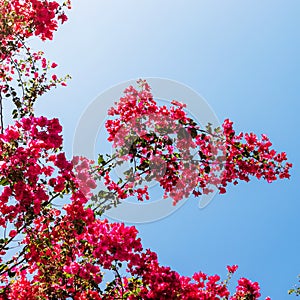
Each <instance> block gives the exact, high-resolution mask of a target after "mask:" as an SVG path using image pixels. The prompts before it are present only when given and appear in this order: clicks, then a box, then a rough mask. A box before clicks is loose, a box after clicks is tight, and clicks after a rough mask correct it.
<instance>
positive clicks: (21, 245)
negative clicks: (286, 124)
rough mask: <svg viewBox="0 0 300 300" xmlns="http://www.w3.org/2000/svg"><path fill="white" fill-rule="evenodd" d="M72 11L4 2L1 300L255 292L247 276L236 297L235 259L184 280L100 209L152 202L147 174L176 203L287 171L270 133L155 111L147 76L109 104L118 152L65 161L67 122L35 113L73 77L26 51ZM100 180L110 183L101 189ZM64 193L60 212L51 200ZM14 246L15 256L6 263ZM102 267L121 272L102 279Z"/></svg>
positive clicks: (0, 18) (242, 295)
mask: <svg viewBox="0 0 300 300" xmlns="http://www.w3.org/2000/svg"><path fill="white" fill-rule="evenodd" d="M64 7H67V8H70V1H67V2H65V3H63V4H61V5H60V4H58V3H57V2H56V1H47V0H29V1H22V0H11V1H7V0H0V37H1V41H2V43H1V52H0V55H1V56H0V117H1V123H0V126H1V134H0V158H1V159H0V185H1V190H0V212H1V215H0V227H1V228H2V229H3V238H1V239H0V255H1V256H0V282H1V283H0V299H3V300H5V299H49V300H50V299H70V298H71V299H78V300H79V299H80V300H83V299H131V300H135V299H136V300H137V299H149V300H150V299H153V300H154V299H187V300H190V299H203V300H204V299H232V300H237V299H239V300H242V299H243V300H246V299H258V298H259V297H260V288H259V285H258V283H257V282H252V281H250V280H249V279H246V278H240V279H239V280H238V283H237V287H236V291H235V292H234V293H233V295H230V292H229V290H228V286H227V285H228V282H229V280H230V279H231V277H232V275H233V274H234V272H235V271H236V270H237V266H236V265H233V266H227V270H228V277H227V278H226V279H225V280H224V281H222V280H221V278H220V277H219V276H218V275H212V276H210V275H207V274H205V273H203V272H198V273H195V274H194V275H193V276H192V277H187V276H182V275H180V274H178V273H177V272H175V271H173V270H171V268H169V267H166V266H162V265H160V264H159V262H158V259H157V255H156V253H154V252H152V251H151V250H149V249H144V248H143V246H142V243H141V240H140V238H139V237H138V232H137V230H136V228H135V227H133V226H131V227H129V226H125V225H124V224H122V223H109V222H108V221H107V220H105V219H103V218H102V217H101V215H102V213H103V211H105V210H106V209H109V208H110V206H111V205H117V204H118V203H120V202H121V201H122V200H123V199H125V198H127V197H129V196H136V197H137V199H138V200H141V201H142V200H145V199H146V200H147V199H149V193H148V188H147V185H144V186H143V187H141V185H142V183H143V182H149V181H151V180H156V181H158V182H159V184H160V186H161V187H162V189H163V190H164V193H165V196H166V197H167V196H170V197H171V198H173V200H174V205H176V203H177V202H178V201H180V200H181V199H182V198H184V197H188V196H189V195H190V194H191V193H193V194H194V195H195V196H200V195H201V194H205V193H209V192H211V189H210V188H209V185H210V184H213V185H215V186H216V187H217V188H218V189H219V191H220V193H224V192H226V186H227V184H228V183H230V182H233V184H237V182H238V181H237V180H244V181H249V180H250V176H255V177H257V178H263V179H265V180H267V181H268V182H271V181H274V180H276V179H277V178H289V169H290V167H291V166H292V165H291V164H290V163H287V162H286V160H287V158H286V155H285V153H284V152H283V153H277V152H275V150H273V149H271V146H272V144H271V142H270V141H269V139H268V138H267V137H266V136H264V135H263V136H262V138H261V139H258V138H257V136H256V135H254V134H253V133H250V134H242V133H241V134H238V135H236V133H235V131H234V130H233V128H232V122H231V121H229V120H225V121H224V123H223V126H222V128H216V129H213V128H211V126H210V125H208V126H207V127H206V128H201V127H200V126H199V125H198V124H197V123H196V122H195V121H194V120H192V119H191V118H189V117H188V116H187V114H186V112H185V110H184V107H185V105H184V104H182V103H180V102H178V101H173V102H172V105H171V107H167V106H159V105H158V104H157V103H156V102H155V100H154V98H153V96H152V94H151V92H150V87H149V85H148V84H147V83H146V82H145V81H142V80H141V81H139V82H138V84H139V86H140V87H139V89H135V88H134V87H132V86H130V87H128V88H127V89H126V90H125V95H124V96H123V97H122V98H121V99H120V102H119V103H116V106H115V107H113V108H111V110H110V111H109V115H110V116H111V117H112V118H111V119H110V120H108V121H107V123H106V128H107V130H108V133H109V138H108V139H109V141H111V142H113V145H114V147H115V148H116V154H115V155H113V156H112V157H109V158H107V159H105V158H104V156H103V155H99V159H98V162H97V163H95V162H92V161H89V160H88V159H86V158H84V157H75V158H73V160H72V161H69V160H68V159H67V158H66V156H65V153H64V151H63V147H62V140H63V139H62V136H61V131H62V127H61V125H60V123H59V121H58V120H57V119H52V120H49V119H47V118H45V117H43V116H40V117H38V116H36V115H35V114H34V110H33V107H34V103H35V101H36V99H37V98H38V97H39V96H41V95H42V94H43V93H45V92H47V91H48V90H49V89H51V88H52V87H55V86H56V85H57V84H58V83H60V84H62V85H65V80H64V79H58V77H57V75H56V74H52V75H51V74H50V75H49V74H48V72H49V71H51V70H53V69H54V68H56V66H57V64H56V63H51V62H50V61H48V60H47V59H46V58H44V56H43V55H44V54H43V53H42V52H37V53H33V52H31V50H30V48H29V47H28V46H27V39H28V38H29V37H31V36H37V37H39V38H40V39H42V40H46V39H52V37H53V33H54V31H56V30H57V28H58V21H61V23H64V22H65V21H66V20H67V17H66V15H65V13H64V12H63V8H64ZM51 72H52V71H51ZM5 98H7V99H11V100H12V102H13V103H14V104H15V106H16V108H15V110H14V111H13V112H12V116H13V117H14V118H15V119H16V120H15V122H14V124H13V125H9V126H6V127H5V126H4V124H3V106H2V104H3V100H4V99H5ZM124 161H129V162H131V163H132V164H133V166H132V167H131V168H130V169H129V170H128V171H127V172H126V173H125V179H122V178H120V179H119V180H118V181H114V180H113V178H112V176H111V171H112V170H113V169H114V168H115V167H116V166H117V165H118V164H122V163H123V162H124ZM97 180H103V182H104V183H105V186H106V190H103V191H100V192H99V193H97V194H95V193H94V192H93V190H94V189H95V188H96V187H97ZM64 196H68V197H66V198H67V200H66V202H65V203H64V205H63V206H62V208H61V209H58V208H57V207H56V206H55V205H54V201H57V199H59V198H63V197H64ZM89 200H92V202H91V203H92V204H91V203H90V201H89ZM99 216H100V217H99ZM17 240H19V242H17ZM16 244H17V245H18V251H17V252H16V253H14V254H13V255H10V257H9V258H7V257H8V256H9V255H8V254H10V253H9V252H8V250H11V249H12V248H13V247H14V246H15V245H16ZM105 273H106V274H107V273H111V274H112V275H113V278H114V279H113V280H111V281H110V282H107V284H106V286H104V285H103V282H104V281H105V280H106V279H105ZM104 283H105V282H104ZM266 299H270V298H266Z"/></svg>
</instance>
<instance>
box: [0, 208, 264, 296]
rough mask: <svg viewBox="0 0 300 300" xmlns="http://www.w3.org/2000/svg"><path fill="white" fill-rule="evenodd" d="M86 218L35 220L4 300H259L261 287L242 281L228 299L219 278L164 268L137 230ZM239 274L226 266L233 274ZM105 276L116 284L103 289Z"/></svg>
mask: <svg viewBox="0 0 300 300" xmlns="http://www.w3.org/2000/svg"><path fill="white" fill-rule="evenodd" d="M57 215H58V214H57ZM82 217H83V219H84V220H85V221H84V222H83V220H82V219H81V222H75V220H78V219H73V218H70V217H69V216H68V215H65V216H60V217H58V218H57V219H56V220H55V221H54V222H52V223H51V219H50V218H49V217H48V218H44V217H40V218H37V219H36V221H35V226H34V227H32V228H31V230H30V231H28V233H27V236H26V239H25V243H26V244H27V245H28V251H27V253H26V259H27V262H28V268H27V269H26V270H18V268H16V269H15V272H16V275H15V278H16V280H15V281H14V282H13V283H12V284H11V285H10V286H8V287H6V290H5V294H3V295H5V296H6V297H8V299H18V298H13V297H15V296H16V295H22V298H19V299H25V298H29V299H34V297H38V298H39V299H41V298H43V299H51V295H55V297H57V298H59V299H67V298H73V299H91V298H90V297H92V298H93V299H109V300H112V299H131V300H138V299H149V300H150V299H153V300H154V299H165V300H167V299H178V300H179V299H186V300H192V299H195V300H196V299H203V300H204V299H222V298H226V299H232V300H237V299H246V298H241V297H244V296H245V297H249V299H259V297H260V293H259V285H258V284H257V283H256V282H253V283H252V282H251V281H250V280H247V279H244V278H241V279H240V280H239V282H238V286H237V288H236V293H235V294H234V295H232V296H231V297H230V298H229V296H230V292H229V290H228V288H227V285H226V283H224V282H222V281H220V277H219V276H218V275H213V276H208V275H207V274H205V273H203V272H198V273H195V274H194V275H193V276H192V277H191V278H190V277H186V276H181V275H179V274H178V273H177V272H175V271H173V270H171V269H170V268H169V267H165V266H161V265H160V264H159V263H158V260H157V255H156V254H155V253H154V252H152V251H150V250H149V249H146V250H144V249H143V247H142V244H141V240H140V239H139V238H138V236H137V230H136V228H135V227H127V226H124V224H120V223H108V221H107V220H97V219H94V217H93V214H92V213H91V211H90V210H85V211H84V212H83V216H82ZM78 221H79V220H78ZM50 240H51V243H50V244H49V242H48V241H50ZM236 269H237V266H232V267H228V270H229V272H230V273H231V274H233V273H234V272H235V271H236ZM107 272H112V273H113V274H114V275H115V279H114V280H113V281H111V282H110V283H108V284H107V285H106V287H105V288H101V287H100V286H101V285H100V284H101V282H102V280H103V278H104V274H105V273H107ZM29 274H32V275H31V276H32V279H30V280H29V279H28V275H29ZM0 297H1V296H0ZM0 299H1V298H0ZM3 299H4V298H3ZM247 299H248V298H247Z"/></svg>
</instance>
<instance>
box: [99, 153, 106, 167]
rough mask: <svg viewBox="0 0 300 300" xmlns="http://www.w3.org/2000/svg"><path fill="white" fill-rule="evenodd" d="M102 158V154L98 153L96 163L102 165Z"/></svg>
mask: <svg viewBox="0 0 300 300" xmlns="http://www.w3.org/2000/svg"><path fill="white" fill-rule="evenodd" d="M104 161H105V160H104V158H103V155H101V154H99V155H98V165H102V163H103V162H104Z"/></svg>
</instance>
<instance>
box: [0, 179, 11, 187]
mask: <svg viewBox="0 0 300 300" xmlns="http://www.w3.org/2000/svg"><path fill="white" fill-rule="evenodd" d="M0 185H2V186H5V185H9V182H8V179H7V178H6V177H4V178H2V179H1V180H0Z"/></svg>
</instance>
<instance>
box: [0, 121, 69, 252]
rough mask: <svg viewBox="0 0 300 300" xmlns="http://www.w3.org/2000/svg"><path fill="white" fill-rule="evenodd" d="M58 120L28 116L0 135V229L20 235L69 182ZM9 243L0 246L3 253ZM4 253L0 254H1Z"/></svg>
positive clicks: (67, 163) (64, 189)
mask: <svg viewBox="0 0 300 300" xmlns="http://www.w3.org/2000/svg"><path fill="white" fill-rule="evenodd" d="M61 131H62V127H61V125H60V124H59V121H58V119H52V120H48V119H47V118H45V117H38V118H35V117H29V118H23V119H22V120H20V121H17V122H16V123H15V125H14V126H8V128H7V129H6V130H5V131H4V133H3V134H0V161H1V162H0V185H1V186H3V190H2V191H1V193H0V212H1V217H0V226H1V227H4V228H6V227H7V226H8V224H10V227H12V226H11V225H13V228H12V229H11V231H10V233H9V236H10V237H11V238H13V237H14V236H15V235H16V232H18V233H20V232H21V231H22V230H23V229H24V228H26V226H28V225H29V224H30V223H31V222H32V221H33V220H34V219H35V217H36V216H37V215H39V214H41V213H42V212H43V210H44V209H45V208H46V207H47V205H49V204H50V203H51V201H52V200H53V199H54V198H56V197H57V196H58V195H59V194H60V193H62V192H67V189H68V186H69V184H70V183H72V182H73V177H74V176H73V171H72V169H73V165H72V164H71V163H70V162H68V161H67V159H66V157H65V154H64V153H63V152H61V146H62V136H61ZM9 241H10V240H9V239H8V240H5V241H4V242H3V243H1V244H0V249H1V250H2V251H3V249H5V246H6V244H8V242H9ZM4 253H5V252H4V251H3V252H1V254H4Z"/></svg>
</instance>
